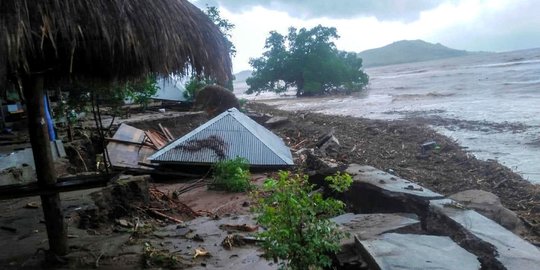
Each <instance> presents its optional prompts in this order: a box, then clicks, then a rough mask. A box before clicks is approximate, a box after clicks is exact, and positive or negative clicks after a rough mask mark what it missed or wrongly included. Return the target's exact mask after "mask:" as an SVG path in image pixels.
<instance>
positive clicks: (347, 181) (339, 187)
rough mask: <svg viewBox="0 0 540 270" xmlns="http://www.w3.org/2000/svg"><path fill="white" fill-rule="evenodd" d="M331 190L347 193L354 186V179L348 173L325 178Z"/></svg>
mask: <svg viewBox="0 0 540 270" xmlns="http://www.w3.org/2000/svg"><path fill="white" fill-rule="evenodd" d="M324 180H325V181H326V182H328V184H329V186H330V188H331V189H333V190H335V191H337V192H345V191H346V190H347V189H349V187H350V186H351V184H352V177H351V176H350V175H349V174H348V173H343V174H342V173H340V172H337V173H336V174H335V175H333V176H332V175H331V176H327V177H326V178H324Z"/></svg>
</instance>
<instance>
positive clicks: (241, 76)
mask: <svg viewBox="0 0 540 270" xmlns="http://www.w3.org/2000/svg"><path fill="white" fill-rule="evenodd" d="M252 72H253V71H251V70H242V71H240V72H238V73H236V74H234V81H236V82H243V81H245V80H246V79H247V78H249V77H251V73H252Z"/></svg>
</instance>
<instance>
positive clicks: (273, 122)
mask: <svg viewBox="0 0 540 270" xmlns="http://www.w3.org/2000/svg"><path fill="white" fill-rule="evenodd" d="M288 122H289V118H287V117H283V116H274V117H272V118H270V119H268V120H267V121H266V122H265V123H264V124H265V125H266V126H267V127H270V128H275V127H278V126H281V125H283V124H286V123H288Z"/></svg>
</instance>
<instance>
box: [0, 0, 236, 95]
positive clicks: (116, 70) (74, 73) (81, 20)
mask: <svg viewBox="0 0 540 270" xmlns="http://www.w3.org/2000/svg"><path fill="white" fill-rule="evenodd" d="M230 67H231V62H230V58H229V55H228V51H227V45H226V42H225V40H224V38H223V35H222V34H221V32H220V31H219V29H218V28H217V27H215V25H214V24H213V23H212V21H211V20H209V19H208V17H207V16H206V15H205V14H204V13H203V12H202V11H201V10H199V9H198V8H197V7H195V6H194V5H192V4H191V3H189V2H188V1H186V0H151V1H149V0H40V1H33V0H11V1H9V0H2V1H0V86H2V85H3V82H5V81H6V80H5V79H6V78H8V77H15V76H17V75H19V76H21V75H23V74H24V73H44V77H45V79H46V83H47V82H52V81H56V80H58V79H61V78H62V79H64V78H70V79H90V80H103V81H110V80H116V79H118V80H124V79H130V78H135V77H140V76H141V75H145V74H149V73H154V74H155V73H157V74H163V75H168V74H170V73H185V72H186V70H187V69H188V68H192V69H193V70H195V71H197V72H198V73H203V74H206V75H211V76H214V77H216V78H218V79H221V80H225V79H227V77H228V76H229V74H230Z"/></svg>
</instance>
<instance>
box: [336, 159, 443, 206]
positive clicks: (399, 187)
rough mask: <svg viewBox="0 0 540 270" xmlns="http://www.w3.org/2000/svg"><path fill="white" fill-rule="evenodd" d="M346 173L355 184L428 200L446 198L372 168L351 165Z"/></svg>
mask: <svg viewBox="0 0 540 270" xmlns="http://www.w3.org/2000/svg"><path fill="white" fill-rule="evenodd" d="M346 172H347V173H349V174H350V175H351V176H353V181H354V182H358V183H365V184H369V185H372V186H375V187H378V188H380V189H382V190H383V191H387V192H390V193H400V194H404V195H408V196H413V197H417V198H421V199H426V200H432V199H442V198H444V196H443V195H441V194H439V193H436V192H433V191H431V190H429V189H427V188H424V187H422V186H420V185H417V184H415V183H412V182H411V181H408V180H405V179H403V178H400V177H397V176H394V175H391V174H389V173H386V172H383V171H381V170H378V169H376V168H374V167H371V166H363V165H358V164H351V165H350V166H349V167H348V168H347V170H346ZM354 182H353V183H354Z"/></svg>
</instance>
